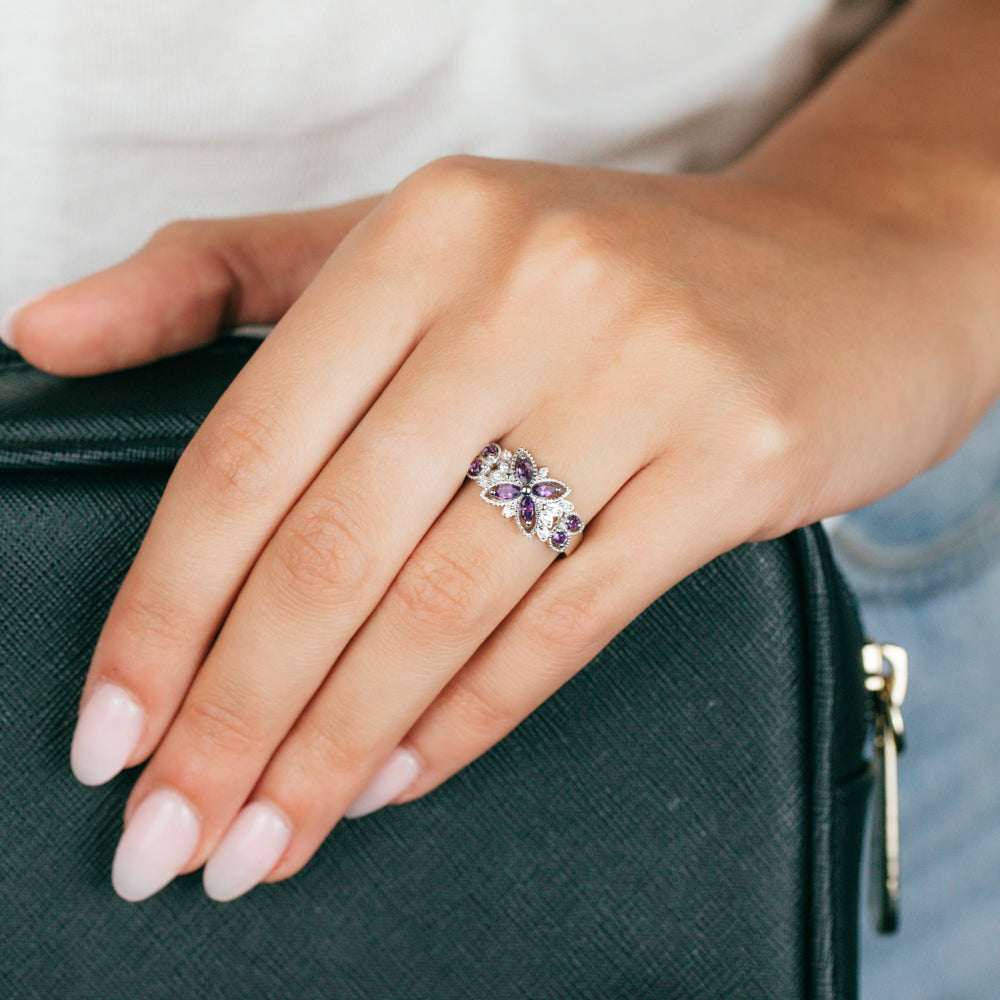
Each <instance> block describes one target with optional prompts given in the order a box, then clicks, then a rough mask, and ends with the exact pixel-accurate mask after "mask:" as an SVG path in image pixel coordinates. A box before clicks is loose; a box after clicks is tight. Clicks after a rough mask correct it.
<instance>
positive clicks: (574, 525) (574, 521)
mask: <svg viewBox="0 0 1000 1000" xmlns="http://www.w3.org/2000/svg"><path fill="white" fill-rule="evenodd" d="M566 527H567V528H569V530H570V531H579V530H580V528H581V527H583V525H581V524H580V518H578V517H577V516H576V514H570V516H569V517H568V518H566Z"/></svg>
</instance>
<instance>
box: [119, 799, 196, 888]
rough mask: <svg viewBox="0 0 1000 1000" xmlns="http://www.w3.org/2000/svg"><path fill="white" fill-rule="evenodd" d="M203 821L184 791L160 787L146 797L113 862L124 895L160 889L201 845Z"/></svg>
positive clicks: (131, 822) (136, 812)
mask: <svg viewBox="0 0 1000 1000" xmlns="http://www.w3.org/2000/svg"><path fill="white" fill-rule="evenodd" d="M200 835H201V822H200V820H199V819H198V816H197V815H196V814H195V811H194V809H192V808H191V805H190V803H189V802H188V801H187V799H185V798H184V796H183V795H180V794H179V793H177V792H174V791H171V790H170V789H169V788H160V789H158V790H157V791H155V792H151V793H150V794H149V795H147V796H146V798H145V799H143V801H142V804H141V805H140V806H139V808H138V809H136V811H135V812H134V813H133V814H132V819H131V820H130V821H129V823H128V825H127V826H126V827H125V832H124V833H123V834H122V839H121V840H120V841H119V842H118V850H117V851H115V860H114V863H113V864H112V866H111V884H112V885H113V886H114V887H115V892H117V893H118V895H119V896H121V897H122V899H127V900H128V901H129V902H130V903H135V902H138V901H139V900H140V899H146V898H147V897H149V896H152V895H153V893H154V892H159V891H160V890H161V889H162V888H163V887H164V886H165V885H166V884H167V883H168V882H169V881H170V880H171V879H172V878H174V876H176V875H177V874H178V873H179V872H180V870H181V869H182V868H183V867H184V865H186V864H187V862H188V860H189V859H190V857H191V855H192V854H194V852H195V848H196V847H197V846H198V838H199V836H200Z"/></svg>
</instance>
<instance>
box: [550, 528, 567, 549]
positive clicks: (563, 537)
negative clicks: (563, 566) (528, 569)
mask: <svg viewBox="0 0 1000 1000" xmlns="http://www.w3.org/2000/svg"><path fill="white" fill-rule="evenodd" d="M568 541H569V535H567V534H566V532H565V531H557V532H556V533H555V534H554V535H553V536H552V544H553V545H554V546H555V547H556V548H557V549H563V548H565V547H566V543H567V542H568Z"/></svg>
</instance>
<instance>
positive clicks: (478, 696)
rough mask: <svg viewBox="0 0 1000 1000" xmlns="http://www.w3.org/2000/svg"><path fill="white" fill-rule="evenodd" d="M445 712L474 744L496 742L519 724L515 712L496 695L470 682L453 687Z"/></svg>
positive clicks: (518, 718)
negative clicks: (486, 740)
mask: <svg viewBox="0 0 1000 1000" xmlns="http://www.w3.org/2000/svg"><path fill="white" fill-rule="evenodd" d="M448 710H449V713H450V714H451V715H452V716H453V718H454V719H455V720H456V722H457V724H458V725H459V726H461V727H462V729H463V730H464V731H465V732H466V733H467V734H468V735H469V736H470V737H471V738H472V740H473V741H476V742H478V741H479V740H481V739H483V738H484V737H487V738H495V739H498V738H499V737H500V736H503V735H504V734H505V733H508V732H510V730H511V729H513V728H514V727H515V726H516V725H517V724H518V723H519V722H520V721H521V719H520V717H519V716H518V713H517V712H516V711H515V709H514V708H513V707H512V706H511V705H509V704H508V703H506V702H505V701H504V700H503V698H502V697H500V696H499V695H498V694H497V693H496V692H493V691H489V690H483V691H480V690H479V689H478V688H477V686H476V685H475V684H473V683H471V682H465V683H462V684H456V685H455V687H454V688H453V689H452V691H451V692H450V695H449V705H448ZM449 729H450V730H453V727H451V726H449Z"/></svg>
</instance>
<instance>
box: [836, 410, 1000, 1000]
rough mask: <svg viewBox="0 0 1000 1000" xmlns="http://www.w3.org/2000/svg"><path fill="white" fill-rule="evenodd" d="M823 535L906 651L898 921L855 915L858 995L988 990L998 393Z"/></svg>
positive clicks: (993, 898) (995, 865)
mask: <svg viewBox="0 0 1000 1000" xmlns="http://www.w3.org/2000/svg"><path fill="white" fill-rule="evenodd" d="M831 536H832V540H833V543H834V551H835V553H836V555H837V558H838V560H839V562H840V564H841V566H842V568H843V569H844V571H845V572H846V574H847V576H848V578H849V579H850V581H851V582H852V584H853V585H854V588H855V590H856V591H857V593H858V596H859V597H860V600H861V604H862V612H863V617H864V621H865V625H866V627H867V628H868V631H869V633H870V635H871V636H872V637H874V638H876V639H878V640H880V641H883V642H898V643H900V644H901V645H903V646H905V647H906V648H907V649H908V651H909V653H910V687H909V691H908V693H907V698H906V704H905V705H904V716H905V719H906V724H907V745H906V752H905V755H904V756H903V757H902V758H901V759H900V782H901V790H900V800H901V805H900V807H901V823H902V838H903V839H902V851H903V873H902V878H903V882H902V922H901V928H900V931H899V934H898V935H897V936H896V937H890V938H885V939H880V938H877V937H876V936H875V935H874V933H873V932H872V931H871V926H870V921H868V920H863V935H862V938H863V940H862V992H861V996H862V998H867V1000H881V998H889V997H907V998H908V1000H924V998H926V1000H931V998H933V1000H942V998H947V1000H966V998H968V1000H973V998H975V1000H980V998H984V997H993V996H996V995H997V989H998V984H1000V404H998V405H997V406H995V407H994V408H993V410H992V411H991V412H990V413H989V414H987V416H986V418H985V419H984V421H983V422H982V424H981V425H980V426H979V428H978V429H977V431H976V432H975V433H974V434H973V436H972V437H971V438H970V439H969V441H967V442H966V444H965V445H964V446H963V447H962V448H961V449H960V450H959V451H958V452H957V453H956V454H955V455H953V456H952V457H951V458H950V459H948V461H946V462H945V463H943V464H942V465H940V466H938V467H937V468H936V469H933V470H932V471H930V472H929V473H926V474H925V475H924V476H922V477H920V478H919V479H917V480H915V481H914V482H913V483H911V484H910V485H909V486H907V487H906V488H905V489H903V490H901V491H900V492H898V493H896V494H895V495H893V496H891V497H888V498H887V499H885V500H883V501H881V502H880V503H877V504H874V505H873V506H871V507H869V508H866V509H864V510H861V511H857V512H855V513H853V514H850V515H848V516H847V517H846V518H843V519H840V520H838V521H837V522H836V523H835V524H834V525H833V526H832V528H831Z"/></svg>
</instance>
